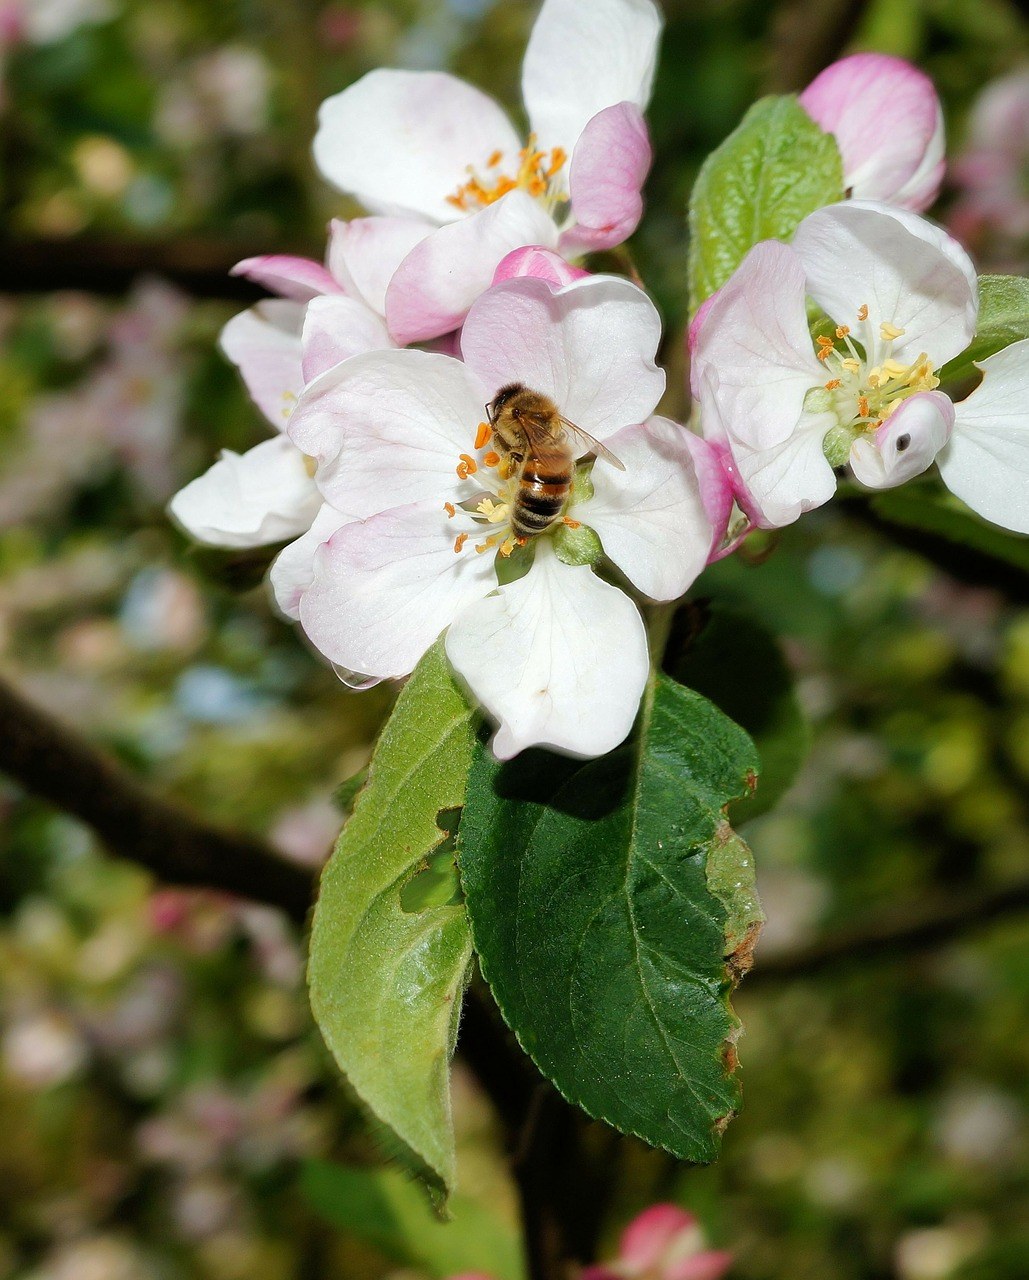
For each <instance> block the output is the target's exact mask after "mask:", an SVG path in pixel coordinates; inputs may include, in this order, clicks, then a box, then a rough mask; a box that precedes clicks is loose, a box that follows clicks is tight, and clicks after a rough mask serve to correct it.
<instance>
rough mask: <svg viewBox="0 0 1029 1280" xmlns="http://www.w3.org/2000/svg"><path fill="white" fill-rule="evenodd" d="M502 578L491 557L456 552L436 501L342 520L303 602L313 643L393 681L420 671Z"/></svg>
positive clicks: (347, 664) (320, 554)
mask: <svg viewBox="0 0 1029 1280" xmlns="http://www.w3.org/2000/svg"><path fill="white" fill-rule="evenodd" d="M495 586H496V571H495V569H494V566H493V561H492V557H490V556H488V555H478V554H476V552H475V551H474V550H472V548H471V546H468V547H467V548H466V549H465V550H464V551H462V552H461V553H455V551H454V537H453V530H452V528H451V527H450V525H449V522H448V520H447V516H446V513H445V512H444V511H443V508H442V506H441V505H440V504H439V503H436V502H432V501H430V502H420V503H413V504H411V505H409V506H403V507H397V508H395V509H393V510H390V511H384V512H383V513H382V514H381V515H377V516H373V517H372V518H371V519H369V520H359V521H355V522H354V523H352V524H347V525H344V526H343V528H342V529H340V530H339V531H338V532H337V533H336V534H334V535H333V537H332V538H331V539H330V540H329V542H327V543H326V544H325V545H323V546H322V547H321V548H320V549H319V550H318V551H317V553H316V555H315V560H314V581H313V582H312V584H311V585H310V586H309V587H308V588H307V590H306V591H305V592H304V594H303V597H302V599H301V601H300V621H301V624H302V626H303V628H304V631H305V632H306V633H307V636H308V638H309V639H310V640H311V642H312V644H313V645H314V646H315V648H317V649H318V650H320V651H321V652H322V653H323V654H324V655H325V656H326V657H327V658H328V659H329V660H330V661H331V662H335V663H338V664H339V665H340V666H341V667H344V668H346V669H347V670H348V671H353V672H361V673H362V674H364V675H367V676H375V677H377V678H378V679H382V680H387V679H391V678H393V677H399V676H405V675H407V674H408V673H409V672H411V671H413V670H414V668H415V666H416V665H417V663H418V659H419V658H420V657H421V656H422V654H423V653H424V652H425V651H426V649H428V648H429V646H430V645H431V644H432V643H433V641H434V640H435V639H436V637H437V636H438V635H439V634H440V632H441V631H442V630H443V629H444V628H445V627H447V626H449V624H450V623H451V622H452V621H453V619H454V618H455V617H456V616H457V615H458V614H459V613H460V612H461V611H462V610H463V609H464V608H465V607H466V606H467V605H469V604H471V602H472V601H473V600H478V599H480V598H481V597H482V596H484V595H486V593H487V592H488V591H490V590H491V589H492V588H493V587H495Z"/></svg>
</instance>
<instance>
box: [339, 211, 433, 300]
mask: <svg viewBox="0 0 1029 1280" xmlns="http://www.w3.org/2000/svg"><path fill="white" fill-rule="evenodd" d="M432 229H433V224H432V223H431V222H426V221H425V220H424V219H423V218H351V219H350V221H349V222H343V221H342V220H341V219H339V218H335V219H333V221H332V223H331V225H330V228H329V255H328V260H329V270H330V271H331V272H332V274H333V276H335V278H336V279H337V280H339V281H340V283H341V284H342V285H343V286H344V291H345V292H346V293H349V294H352V295H353V296H354V297H358V298H362V299H363V300H364V301H365V302H366V303H367V304H368V305H369V306H370V307H371V309H372V310H373V311H376V312H378V314H379V315H380V316H384V315H385V314H386V289H387V287H388V286H389V282H390V280H392V278H393V273H394V271H396V269H397V267H399V266H400V264H401V263H402V262H403V260H404V259H405V258H406V257H407V255H408V254H409V253H410V252H411V250H412V249H413V248H414V247H415V245H416V244H418V243H419V242H420V241H421V240H424V239H425V237H426V236H427V235H428V234H429V232H430V231H431V230H432Z"/></svg>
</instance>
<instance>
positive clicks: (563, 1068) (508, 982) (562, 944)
mask: <svg viewBox="0 0 1029 1280" xmlns="http://www.w3.org/2000/svg"><path fill="white" fill-rule="evenodd" d="M756 769H757V755H756V752H755V750H754V745H753V743H752V742H751V741H750V739H749V738H748V737H747V735H746V734H745V733H744V731H743V730H742V729H740V728H739V727H738V726H737V725H735V724H733V723H732V722H731V721H730V720H728V719H727V718H726V717H725V716H724V715H723V714H722V713H721V712H720V711H719V710H718V709H717V708H716V707H715V706H713V705H712V704H711V703H710V702H708V701H707V699H705V698H702V697H701V696H700V695H699V694H697V693H693V692H692V691H690V690H688V689H684V688H682V687H681V686H680V685H677V684H676V683H675V682H674V681H673V680H671V679H669V678H668V677H667V676H664V675H659V676H655V677H652V678H651V681H650V683H649V685H648V689H647V693H646V695H645V698H644V703H643V707H642V709H641V712H640V718H639V722H638V725H637V730H636V733H635V735H634V737H633V739H632V740H631V741H630V742H629V743H628V744H627V745H626V746H624V747H622V748H620V749H619V750H617V751H615V752H612V753H611V754H610V755H608V756H605V757H603V758H602V759H599V760H590V761H585V762H584V761H581V760H569V759H567V758H566V757H563V756H557V755H554V754H551V753H549V752H544V751H531V752H525V753H523V754H522V755H521V756H519V757H518V758H516V759H515V760H513V761H510V762H509V763H507V764H504V765H498V764H497V763H496V762H495V761H494V760H493V758H492V756H491V755H490V754H489V753H488V752H487V750H486V749H485V748H484V747H482V746H481V745H480V746H479V747H478V748H477V750H476V754H475V759H474V762H473V764H472V772H471V774H470V776H469V780H468V795H467V799H466V802H465V810H464V814H463V816H462V820H461V832H460V840H459V850H458V857H459V862H460V867H461V878H462V883H463V884H464V888H465V896H466V902H467V906H468V913H469V918H470V920H471V923H472V932H473V936H474V939H475V946H476V950H477V951H478V953H479V960H480V964H481V967H482V971H483V975H484V976H485V978H486V980H487V981H488V982H489V984H490V987H491V988H492V991H493V994H494V996H495V998H496V1000H497V1003H498V1004H499V1006H500V1009H501V1011H502V1012H503V1014H504V1017H505V1018H506V1019H507V1021H508V1023H509V1025H510V1026H511V1028H512V1029H513V1030H514V1032H515V1033H516V1035H517V1036H518V1039H519V1041H520V1042H521V1044H522V1046H523V1048H524V1049H525V1050H526V1052H527V1053H528V1054H529V1055H530V1057H531V1058H532V1059H533V1061H534V1062H535V1063H536V1064H537V1066H538V1067H539V1068H540V1070H541V1071H542V1072H543V1073H544V1075H546V1076H548V1077H549V1078H550V1079H551V1080H553V1082H554V1083H555V1084H556V1085H557V1087H558V1089H560V1091H561V1092H562V1093H563V1094H564V1095H565V1097H566V1098H568V1099H569V1100H570V1101H571V1102H574V1103H577V1104H578V1105H579V1106H581V1107H582V1108H583V1109H584V1110H585V1111H587V1112H588V1113H589V1114H590V1115H592V1116H596V1117H598V1118H600V1119H603V1120H606V1121H607V1122H608V1123H609V1124H612V1125H614V1126H615V1127H616V1128H618V1129H621V1130H623V1131H624V1132H626V1133H632V1134H636V1135H637V1136H639V1137H641V1138H643V1139H644V1140H645V1141H647V1142H650V1143H652V1144H654V1145H656V1146H661V1147H665V1148H666V1149H667V1150H668V1151H670V1152H671V1153H672V1154H673V1155H675V1156H677V1157H679V1158H680V1159H685V1160H696V1161H707V1160H712V1159H714V1157H715V1155H716V1153H717V1150H718V1143H719V1138H720V1135H721V1131H722V1130H723V1129H724V1127H725V1125H726V1123H727V1122H728V1120H729V1118H730V1117H731V1116H732V1115H733V1113H734V1112H735V1111H736V1109H737V1107H738V1104H739V1086H738V1083H737V1081H736V1079H735V1075H734V1069H735V1051H734V1048H733V1042H734V1040H735V1037H736V1034H737V1031H738V1025H739V1024H738V1022H737V1020H736V1017H735V1015H734V1014H733V1012H732V1009H731V1007H730V1005H729V991H730V989H731V985H732V981H733V979H734V977H735V976H736V967H735V966H736V965H737V964H738V968H739V969H744V968H746V967H748V959H749V952H750V949H751V948H752V947H753V943H754V941H755V939H756V935H757V928H758V924H759V921H760V909H759V908H758V907H757V905H756V897H755V896H754V887H753V886H754V875H753V863H752V859H751V858H750V856H749V851H746V846H745V845H743V842H742V841H739V840H738V839H737V838H736V837H735V836H734V835H733V832H732V830H731V828H730V827H729V825H728V823H727V822H726V821H725V819H724V816H723V812H722V811H723V808H724V806H725V804H726V803H727V802H728V801H729V800H731V799H733V798H735V797H737V796H739V795H742V794H743V793H744V792H745V791H746V790H747V789H748V788H749V787H750V786H751V785H752V783H753V778H754V774H755V772H756ZM709 877H713V883H712V882H711V881H710V880H709ZM734 951H735V953H736V954H735V956H732V955H731V953H733V952H734ZM727 955H729V956H730V959H729V961H728V963H727Z"/></svg>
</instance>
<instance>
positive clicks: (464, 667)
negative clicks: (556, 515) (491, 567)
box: [446, 538, 649, 760]
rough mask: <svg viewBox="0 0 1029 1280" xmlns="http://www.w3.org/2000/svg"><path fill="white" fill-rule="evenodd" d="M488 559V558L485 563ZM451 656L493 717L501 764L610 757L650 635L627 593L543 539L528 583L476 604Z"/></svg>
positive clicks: (450, 637) (456, 631)
mask: <svg viewBox="0 0 1029 1280" xmlns="http://www.w3.org/2000/svg"><path fill="white" fill-rule="evenodd" d="M480 559H481V557H480ZM446 645H447V656H448V657H449V659H450V661H451V662H452V663H453V665H454V668H455V670H456V671H457V672H458V674H459V675H461V676H462V677H463V678H464V679H465V680H466V681H467V683H468V685H469V687H470V688H471V691H472V693H473V694H474V695H475V697H476V698H477V699H478V700H479V701H480V702H481V703H482V704H483V706H484V707H485V708H486V711H487V712H488V713H489V715H490V716H492V718H493V719H494V720H496V721H498V722H499V728H498V729H497V732H496V735H495V736H494V738H493V744H492V745H493V752H494V755H496V757H497V759H498V760H509V759H510V758H511V757H512V756H516V755H517V754H518V752H519V751H524V750H525V749H526V747H536V746H541V747H552V748H554V749H555V750H558V751H565V752H568V753H569V754H571V755H576V756H584V757H592V756H600V755H604V754H605V753H606V752H608V751H611V750H613V749H614V748H615V747H617V746H618V744H619V743H620V742H622V741H624V739H625V738H626V736H627V735H628V733H629V730H630V729H631V728H632V722H633V720H634V719H635V718H636V711H637V709H638V708H639V702H640V697H641V695H642V693H643V688H644V685H645V684H646V682H647V672H648V669H649V659H648V656H647V632H646V628H645V627H644V625H643V619H642V618H641V617H640V613H639V610H638V609H637V608H636V606H635V605H634V604H633V602H632V601H631V600H630V599H629V597H628V596H627V595H625V593H624V592H622V591H619V590H618V588H617V587H612V586H611V585H610V584H609V583H606V582H604V581H602V580H601V579H600V578H598V577H597V576H596V574H595V573H594V572H593V570H592V569H590V568H589V567H588V566H585V565H583V566H578V567H575V568H573V567H572V566H570V565H566V564H562V563H561V561H560V560H558V558H557V556H556V554H555V553H554V551H553V548H552V547H551V546H550V540H549V539H547V538H541V539H539V545H538V546H537V548H536V558H535V560H534V562H533V565H532V568H531V569H530V570H529V572H528V573H527V574H526V575H525V576H524V577H523V578H519V579H518V580H517V581H515V582H512V583H510V584H509V585H508V586H505V587H501V588H500V589H499V590H498V591H497V592H495V593H494V594H492V595H489V596H486V597H485V599H482V600H479V601H477V602H476V603H474V604H471V605H470V606H468V607H467V608H465V609H464V611H463V612H462V613H461V614H459V615H458V617H457V618H456V620H455V621H454V623H453V624H452V625H451V628H450V630H449V631H448V632H447V641H446Z"/></svg>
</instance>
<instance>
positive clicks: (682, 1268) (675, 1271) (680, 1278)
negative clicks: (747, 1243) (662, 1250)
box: [661, 1249, 735, 1280]
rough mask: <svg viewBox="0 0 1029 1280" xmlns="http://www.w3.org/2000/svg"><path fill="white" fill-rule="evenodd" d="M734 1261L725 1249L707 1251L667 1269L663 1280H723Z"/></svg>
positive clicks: (675, 1263) (663, 1274)
mask: <svg viewBox="0 0 1029 1280" xmlns="http://www.w3.org/2000/svg"><path fill="white" fill-rule="evenodd" d="M734 1261H735V1259H734V1257H733V1255H732V1254H731V1253H729V1252H727V1251H726V1250H724V1249H705V1250H704V1252H703V1253H695V1254H694V1255H693V1256H692V1257H691V1258H682V1259H680V1260H679V1261H678V1262H673V1263H672V1264H671V1265H670V1266H667V1267H665V1269H664V1271H663V1272H662V1276H661V1280H721V1278H722V1276H724V1275H725V1273H726V1272H727V1271H728V1270H729V1268H730V1267H731V1266H732V1264H733V1262H734Z"/></svg>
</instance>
